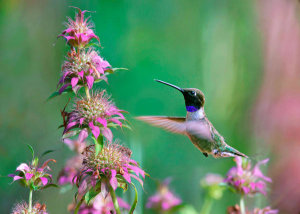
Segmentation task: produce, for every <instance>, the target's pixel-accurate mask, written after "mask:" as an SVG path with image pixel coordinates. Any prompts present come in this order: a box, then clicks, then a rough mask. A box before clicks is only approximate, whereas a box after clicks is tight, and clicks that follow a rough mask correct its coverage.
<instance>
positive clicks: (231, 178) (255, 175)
mask: <svg viewBox="0 0 300 214" xmlns="http://www.w3.org/2000/svg"><path fill="white" fill-rule="evenodd" d="M234 160H235V162H236V165H237V166H236V167H232V168H231V169H230V170H229V172H228V173H227V177H226V178H225V182H226V183H228V184H229V185H230V186H232V187H233V188H234V189H235V190H236V191H237V192H239V193H240V194H244V195H248V194H250V195H252V194H255V193H258V192H260V193H262V194H264V195H266V183H265V182H272V180H271V178H269V177H266V176H264V175H263V173H262V172H261V170H260V169H259V166H260V165H261V164H266V163H267V162H268V161H269V159H265V160H262V161H260V162H258V163H257V164H256V165H255V166H254V167H253V168H252V169H251V163H250V161H248V160H246V159H242V158H241V157H236V158H235V159H234ZM243 160H244V161H243Z"/></svg>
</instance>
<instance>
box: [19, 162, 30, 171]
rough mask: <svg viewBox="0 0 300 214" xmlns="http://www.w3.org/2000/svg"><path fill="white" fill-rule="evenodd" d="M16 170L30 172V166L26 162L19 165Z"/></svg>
mask: <svg viewBox="0 0 300 214" xmlns="http://www.w3.org/2000/svg"><path fill="white" fill-rule="evenodd" d="M16 171H21V172H24V173H25V172H28V171H30V167H29V166H28V165H27V164H26V163H21V164H20V165H19V166H18V167H17V169H16Z"/></svg>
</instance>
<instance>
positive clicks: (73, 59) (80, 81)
mask: <svg viewBox="0 0 300 214" xmlns="http://www.w3.org/2000/svg"><path fill="white" fill-rule="evenodd" d="M110 71H111V66H110V64H109V63H108V62H107V61H105V60H104V59H102V58H101V57H100V56H99V55H98V53H97V52H96V51H95V50H94V49H92V48H89V49H88V50H80V51H76V50H75V49H73V50H71V51H70V52H69V53H68V57H67V59H66V61H65V62H64V64H63V66H62V77H61V78H60V80H59V83H58V85H60V89H59V93H62V92H63V91H64V90H66V88H68V87H69V86H70V87H72V89H73V91H74V92H77V91H78V90H79V89H80V88H81V87H82V86H88V87H89V89H91V88H92V87H93V84H94V82H95V81H99V80H105V81H106V80H107V78H106V75H107V73H109V72H110Z"/></svg>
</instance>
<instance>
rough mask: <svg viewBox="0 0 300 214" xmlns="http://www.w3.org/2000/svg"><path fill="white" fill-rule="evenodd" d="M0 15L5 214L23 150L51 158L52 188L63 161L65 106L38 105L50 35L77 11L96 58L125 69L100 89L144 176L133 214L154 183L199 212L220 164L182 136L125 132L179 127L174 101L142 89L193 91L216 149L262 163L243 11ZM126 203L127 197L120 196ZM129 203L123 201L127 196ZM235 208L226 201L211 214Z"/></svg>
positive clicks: (183, 6) (110, 4) (33, 4)
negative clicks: (92, 37) (153, 122)
mask: <svg viewBox="0 0 300 214" xmlns="http://www.w3.org/2000/svg"><path fill="white" fill-rule="evenodd" d="M0 3H1V7H0V10H1V11H0V12H1V13H0V20H1V21H0V32H1V39H0V47H1V49H0V55H1V58H0V63H1V73H0V75H1V76H0V96H1V108H0V127H1V131H0V142H1V146H0V162H1V166H0V173H1V175H2V176H3V177H2V178H1V179H0V198H1V201H0V207H1V212H3V213H8V212H9V211H10V210H11V207H12V206H13V204H14V203H16V202H18V201H20V200H22V199H25V200H26V201H27V198H28V196H27V195H28V192H27V190H25V189H24V188H22V187H20V186H19V185H17V184H13V185H11V184H9V183H10V182H11V179H9V178H6V177H5V176H6V175H7V174H9V173H13V172H14V170H15V168H16V166H17V165H18V164H20V163H21V162H26V161H29V160H30V152H29V150H28V149H27V148H26V144H27V143H28V144H31V145H33V147H34V148H35V150H36V152H37V153H40V154H41V153H42V152H43V151H45V150H47V149H55V150H56V151H55V152H54V153H52V154H49V155H48V157H49V158H50V157H51V158H52V157H53V158H55V159H56V160H57V163H56V164H52V169H53V174H54V177H56V176H57V174H58V172H59V170H60V169H61V168H62V167H63V165H64V163H65V161H66V160H67V159H68V158H69V157H71V156H72V153H71V152H70V151H69V150H68V148H66V146H64V145H63V144H62V143H61V142H60V138H61V134H62V130H60V129H57V127H58V126H59V125H60V124H61V123H62V119H61V116H60V109H62V108H63V107H64V105H65V103H66V102H67V100H68V96H60V97H58V98H55V99H53V100H51V101H49V102H46V99H47V97H48V96H49V95H50V94H51V93H52V92H53V91H55V90H56V84H57V82H58V79H59V77H60V67H61V64H62V62H63V60H64V54H65V53H66V51H67V49H68V47H67V45H66V44H65V41H64V40H63V39H59V40H57V38H56V36H57V35H58V34H60V33H61V31H62V30H63V29H64V25H63V23H64V22H65V21H66V16H70V17H72V18H73V17H74V12H75V9H73V8H70V7H69V6H77V7H80V8H81V9H86V10H89V11H94V12H92V13H91V14H90V15H91V16H92V21H93V22H94V24H95V26H96V30H95V32H96V34H97V35H98V36H99V37H100V40H101V44H102V46H103V49H101V51H100V52H101V55H102V56H103V57H104V58H105V59H106V60H108V61H109V62H110V64H111V65H112V66H113V67H126V68H128V69H129V71H120V72H118V73H116V74H114V75H111V76H109V84H108V85H107V84H105V83H102V85H101V88H107V91H108V92H109V93H110V94H112V97H113V99H114V101H115V103H116V104H117V106H118V107H119V108H121V109H124V110H126V111H128V112H129V114H128V115H127V118H128V119H129V121H130V123H131V125H132V127H133V130H132V131H130V130H127V129H124V130H123V131H119V132H114V133H115V136H118V137H119V138H120V139H121V140H122V142H123V143H124V144H125V145H128V146H129V147H130V148H131V149H132V150H133V156H134V158H135V159H137V160H138V161H139V162H140V163H141V165H142V166H143V168H144V169H145V170H146V171H147V172H149V173H150V175H151V178H146V180H145V186H144V190H142V188H141V187H139V191H140V197H141V201H140V202H139V207H138V213H148V212H149V211H147V210H146V209H144V208H143V207H142V204H144V202H145V201H146V198H147V197H148V196H150V195H151V194H153V192H154V191H155V181H156V180H157V179H159V180H161V179H164V178H166V177H172V178H173V181H172V183H171V188H172V190H173V191H174V192H176V194H177V195H178V196H180V197H181V198H182V200H183V201H184V202H185V203H187V204H192V205H193V206H194V207H195V208H196V209H198V210H199V209H200V208H201V205H202V204H203V198H204V192H203V189H201V187H200V180H201V178H203V177H204V176H205V174H206V173H208V172H213V173H220V174H221V175H225V174H226V172H227V171H228V169H229V168H230V167H232V166H233V165H234V162H233V161H232V159H231V158H229V159H213V158H212V157H209V158H205V157H204V156H203V155H202V154H201V153H200V152H199V151H198V150H197V149H196V148H195V147H194V146H193V145H192V144H191V143H190V142H189V140H188V138H186V137H184V136H178V135H174V134H171V133H167V132H165V131H163V130H161V129H158V128H155V127H151V126H148V125H146V124H143V123H141V122H138V121H135V120H134V119H133V117H134V116H140V115H173V116H184V115H185V108H184V101H183V97H182V95H181V94H180V93H179V92H177V91H176V90H173V89H171V88H169V87H167V86H164V85H161V84H159V83H156V82H154V81H153V79H155V78H157V79H161V80H164V81H167V82H170V83H173V84H177V85H178V86H181V87H195V88H199V89H201V90H202V91H203V92H204V94H205V95H206V106H205V110H206V113H207V115H208V117H209V119H210V120H211V122H212V123H213V124H214V126H215V127H216V128H217V129H218V130H219V132H220V133H221V134H222V135H224V137H225V138H226V140H227V142H228V143H229V144H230V145H232V146H234V147H235V148H237V149H238V150H240V151H241V152H243V153H245V154H248V155H250V156H251V155H254V154H256V155H257V154H258V156H259V159H261V158H265V157H266V154H264V152H261V151H260V150H259V149H258V148H255V147H253V146H252V145H254V144H253V141H254V139H253V138H252V137H251V136H252V134H251V110H252V108H253V104H254V101H255V99H256V97H257V91H258V89H259V86H260V77H261V74H262V66H261V56H262V54H261V45H260V33H259V31H258V27H257V25H258V24H257V15H256V12H255V5H253V2H252V1H234V0H227V1H220V0H201V1H198V0H195V1H181V0H160V1H158V0H157V1H154V0H143V1H138V0H135V1H134V0H123V1H122V0H105V1H104V0H97V1H96V0H95V1H63V0H51V1H50V0H48V1H46V0H35V1H33V0H26V1H18V0H10V1H5V0H3V1H2V2H1V1H0ZM127 195H130V194H129V193H128V194H127ZM72 197H73V193H72V192H70V193H67V194H59V190H57V189H47V190H45V191H43V192H41V193H38V194H35V195H34V199H37V200H38V201H40V202H45V203H46V204H47V209H48V211H49V213H67V210H66V207H67V204H69V203H70V202H71V201H72ZM129 198H130V197H129ZM237 200H238V198H237V197H236V196H235V195H234V194H233V193H230V192H226V195H225V197H224V198H223V199H222V200H221V201H217V202H216V203H215V204H214V205H215V206H214V208H213V213H224V210H225V209H226V208H227V207H228V206H230V205H233V204H235V203H236V202H237Z"/></svg>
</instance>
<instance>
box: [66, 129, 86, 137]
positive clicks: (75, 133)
mask: <svg viewBox="0 0 300 214" xmlns="http://www.w3.org/2000/svg"><path fill="white" fill-rule="evenodd" d="M80 131H81V130H80V129H77V130H73V131H69V132H67V133H65V134H64V135H63V136H62V139H66V138H70V137H73V136H75V135H77V134H78V133H79V132H80Z"/></svg>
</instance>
